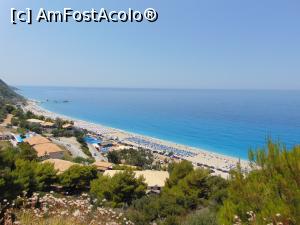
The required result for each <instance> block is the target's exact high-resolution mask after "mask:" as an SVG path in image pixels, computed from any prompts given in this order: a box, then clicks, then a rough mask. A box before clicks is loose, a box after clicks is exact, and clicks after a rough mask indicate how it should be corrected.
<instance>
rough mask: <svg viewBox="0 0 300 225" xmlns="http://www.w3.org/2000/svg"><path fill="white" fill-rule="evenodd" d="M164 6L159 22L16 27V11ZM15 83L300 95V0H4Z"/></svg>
mask: <svg viewBox="0 0 300 225" xmlns="http://www.w3.org/2000/svg"><path fill="white" fill-rule="evenodd" d="M11 7H14V8H17V9H24V8H27V7H29V8H32V9H35V10H36V9H38V8H40V7H44V8H46V9H49V10H61V9H63V8H64V7H71V8H73V9H76V10H77V9H78V10H88V9H91V8H95V9H99V8H101V7H106V8H107V9H112V10H121V9H122V10H123V9H124V10H126V9H128V8H133V9H137V10H144V9H146V8H148V7H152V8H155V9H156V10H157V11H158V13H159V19H158V21H157V22H155V23H148V22H144V23H125V24H122V23H118V24H116V23H90V24H88V23H82V24H81V23H77V24H76V23H65V24H37V23H34V24H33V25H31V26H28V25H25V24H19V25H16V26H13V25H12V24H10V8H11ZM0 77H1V78H3V79H4V80H5V81H7V82H8V83H10V84H15V85H51V86H52V85H55V86H57V85H59V86H99V87H156V88H222V89H223V88H226V89H232V88H233V89H236V88H237V89H252V88H255V89H300V1H299V0H205V1H203V0H184V1H183V0H182V1H179V0H174V1H165V0H121V1H120V0H45V1H39V0H1V1H0Z"/></svg>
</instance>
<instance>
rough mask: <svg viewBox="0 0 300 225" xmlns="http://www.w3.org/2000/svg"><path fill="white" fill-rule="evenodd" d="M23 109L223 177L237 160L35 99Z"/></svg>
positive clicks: (245, 165) (246, 166)
mask: <svg viewBox="0 0 300 225" xmlns="http://www.w3.org/2000/svg"><path fill="white" fill-rule="evenodd" d="M24 110H25V111H31V112H33V113H35V114H37V115H43V116H45V117H49V118H52V119H55V118H58V117H59V118H62V119H65V120H72V121H74V126H75V127H78V128H81V129H86V130H88V131H90V132H93V133H97V134H99V135H102V136H103V137H105V138H107V139H118V140H119V141H121V142H123V143H128V144H131V145H133V146H136V147H144V148H148V149H151V150H152V151H166V152H168V151H169V152H171V151H172V152H174V153H175V155H177V156H179V157H180V158H182V159H186V160H189V161H191V162H193V164H194V165H204V166H205V167H211V168H212V169H213V170H214V171H215V174H217V175H220V176H222V177H224V178H226V177H228V172H227V171H229V170H230V169H232V168H234V167H235V166H236V164H237V163H238V162H239V159H238V158H234V157H230V156H226V155H221V154H217V153H213V152H209V151H206V150H204V149H199V148H194V147H189V146H185V145H180V144H176V143H172V142H169V141H164V140H160V139H156V138H151V137H147V136H143V135H139V134H134V133H129V132H126V131H123V130H119V129H115V128H110V127H106V126H103V125H100V124H95V123H90V122H86V121H83V120H78V119H74V118H70V117H68V116H65V115H60V114H57V113H54V112H50V111H48V110H46V109H44V108H42V107H41V106H40V105H39V104H38V102H36V101H28V104H27V105H26V106H25V107H24ZM240 163H241V167H242V168H245V169H249V162H248V161H245V160H240Z"/></svg>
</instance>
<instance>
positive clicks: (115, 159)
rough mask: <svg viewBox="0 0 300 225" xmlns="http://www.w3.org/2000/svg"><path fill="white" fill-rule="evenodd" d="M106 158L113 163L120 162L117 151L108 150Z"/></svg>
mask: <svg viewBox="0 0 300 225" xmlns="http://www.w3.org/2000/svg"><path fill="white" fill-rule="evenodd" d="M107 159H108V161H109V162H111V163H114V164H120V163H121V159H120V156H119V154H118V152H117V151H110V152H108V153H107Z"/></svg>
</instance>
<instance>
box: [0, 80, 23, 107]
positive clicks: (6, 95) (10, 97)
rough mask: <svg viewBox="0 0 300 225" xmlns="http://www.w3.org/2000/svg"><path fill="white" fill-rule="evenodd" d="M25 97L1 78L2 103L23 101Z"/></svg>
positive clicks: (0, 92) (0, 100)
mask: <svg viewBox="0 0 300 225" xmlns="http://www.w3.org/2000/svg"><path fill="white" fill-rule="evenodd" d="M24 100H25V99H24V98H23V97H22V96H21V95H19V94H17V93H16V92H15V90H14V88H12V87H10V86H8V85H7V84H6V83H5V82H4V81H3V80H1V79H0V103H1V104H4V103H17V102H20V101H21V102H23V101H24Z"/></svg>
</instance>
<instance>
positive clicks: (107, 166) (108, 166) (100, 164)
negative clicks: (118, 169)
mask: <svg viewBox="0 0 300 225" xmlns="http://www.w3.org/2000/svg"><path fill="white" fill-rule="evenodd" d="M92 165H94V166H96V167H97V169H100V170H108V169H111V168H112V166H113V164H112V163H110V162H104V161H96V162H94V163H93V164H92Z"/></svg>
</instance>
